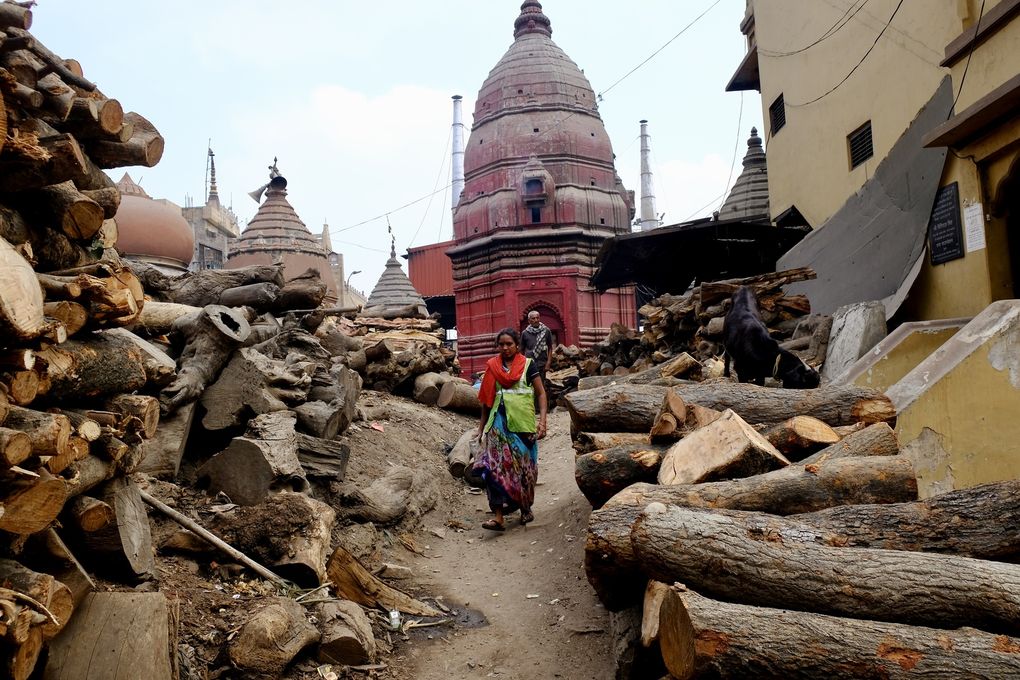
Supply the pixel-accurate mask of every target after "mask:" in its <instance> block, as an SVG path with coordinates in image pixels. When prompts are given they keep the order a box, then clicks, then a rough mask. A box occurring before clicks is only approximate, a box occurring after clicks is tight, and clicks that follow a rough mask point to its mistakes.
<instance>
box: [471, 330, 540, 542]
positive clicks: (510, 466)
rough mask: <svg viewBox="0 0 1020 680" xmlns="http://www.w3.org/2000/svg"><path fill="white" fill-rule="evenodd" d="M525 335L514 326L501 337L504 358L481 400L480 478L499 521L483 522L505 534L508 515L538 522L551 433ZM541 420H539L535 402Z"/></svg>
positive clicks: (492, 366) (488, 372)
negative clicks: (544, 448) (541, 450)
mask: <svg viewBox="0 0 1020 680" xmlns="http://www.w3.org/2000/svg"><path fill="white" fill-rule="evenodd" d="M520 346H521V336H520V334H519V333H518V332H517V331H515V330H514V329H512V328H504V329H503V330H501V331H500V332H499V333H498V334H497V335H496V348H497V349H498V350H499V354H498V355H496V356H494V357H492V358H491V359H489V361H488V362H486V364H485V375H484V376H483V378H482V387H481V390H480V391H479V393H478V400H479V401H480V402H481V403H482V413H481V418H480V419H479V422H478V436H479V438H480V439H481V440H482V453H481V455H480V456H479V457H478V459H477V460H476V461H475V463H474V471H475V474H476V475H478V476H480V477H481V478H482V479H484V480H485V491H486V494H487V495H488V497H489V508H490V509H491V510H492V512H493V513H495V515H496V517H495V518H494V519H490V520H488V521H487V522H485V523H483V524H482V528H484V529H489V530H490V531H503V530H504V529H505V528H506V527H505V526H504V524H503V520H504V516H505V515H507V514H509V513H511V512H514V511H515V510H520V511H521V524H522V525H523V524H527V523H528V522H531V521H533V520H534V519H535V516H534V514H533V513H532V511H531V506H532V504H533V503H534V502H535V482H536V481H537V480H538V440H539V439H541V438H542V437H544V436H545V432H546V400H545V387H544V386H543V385H542V379H541V378H540V377H539V375H538V366H536V365H535V363H534V361H532V360H531V359H528V358H525V356H524V355H523V354H521V353H520V351H519V350H520ZM536 402H537V404H538V417H537V419H536V417H535V404H536Z"/></svg>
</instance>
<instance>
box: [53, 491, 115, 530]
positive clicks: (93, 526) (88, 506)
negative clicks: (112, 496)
mask: <svg viewBox="0 0 1020 680" xmlns="http://www.w3.org/2000/svg"><path fill="white" fill-rule="evenodd" d="M64 514H65V515H66V516H67V518H68V523H69V524H71V525H72V526H74V527H76V528H77V529H78V530H79V531H81V532H84V533H92V532H93V531H99V530H100V529H102V528H104V527H106V526H107V525H109V524H110V523H111V522H112V521H114V514H113V508H111V507H110V506H109V504H107V503H106V502H105V501H101V500H99V499H98V498H93V497H92V496H84V495H83V496H78V497H76V498H73V499H71V501H70V502H69V503H68V504H67V506H66V507H65V508H64Z"/></svg>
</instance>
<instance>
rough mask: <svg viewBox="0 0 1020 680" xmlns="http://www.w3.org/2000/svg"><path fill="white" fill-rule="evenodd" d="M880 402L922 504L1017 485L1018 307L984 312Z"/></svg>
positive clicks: (1010, 303)
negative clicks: (904, 450) (886, 403)
mask: <svg viewBox="0 0 1020 680" xmlns="http://www.w3.org/2000/svg"><path fill="white" fill-rule="evenodd" d="M886 394H887V395H889V398H890V399H892V401H893V403H894V404H895V405H896V408H897V411H898V412H899V417H898V419H897V425H896V432H897V434H898V435H899V437H900V442H901V444H903V445H909V453H910V456H911V457H912V459H913V460H914V463H915V467H916V469H917V473H918V489H919V491H920V493H921V495H922V497H929V496H932V495H935V494H937V493H940V492H943V491H948V490H951V489H959V488H965V487H970V486H974V485H977V484H983V483H985V482H992V481H999V480H1004V479H1015V478H1020V455H1018V454H1017V449H1016V447H1017V442H1020V417H1018V414H1020V300H1003V301H999V302H995V303H993V304H991V305H990V306H989V307H988V308H987V309H985V310H984V311H983V312H981V314H979V315H978V316H977V317H975V318H974V320H973V321H971V322H970V323H969V324H967V325H966V326H965V327H964V328H963V329H961V330H960V331H959V332H958V333H957V334H956V335H954V336H953V337H952V338H950V339H949V340H948V341H947V342H946V343H945V344H944V345H942V346H941V347H940V348H939V349H938V350H936V351H935V352H934V353H933V354H932V355H931V356H929V357H928V358H927V359H925V360H924V361H923V362H921V363H920V364H919V365H918V366H917V367H916V368H914V369H913V370H912V371H910V372H909V373H908V374H907V375H906V376H904V377H903V378H902V379H901V380H900V381H899V382H897V383H896V384H895V385H893V386H892V387H891V388H889V389H888V390H887V391H886Z"/></svg>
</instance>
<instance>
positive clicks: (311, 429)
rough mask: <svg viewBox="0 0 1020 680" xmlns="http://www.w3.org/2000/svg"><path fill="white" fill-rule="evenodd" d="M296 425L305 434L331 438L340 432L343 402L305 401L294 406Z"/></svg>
mask: <svg viewBox="0 0 1020 680" xmlns="http://www.w3.org/2000/svg"><path fill="white" fill-rule="evenodd" d="M293 410H294V413H295V415H297V422H298V426H299V427H300V428H301V430H302V431H303V432H304V433H305V434H310V435H312V436H313V437H319V438H320V439H327V440H328V439H333V438H334V437H336V436H337V434H338V433H339V432H340V423H341V420H342V419H343V402H337V401H333V402H325V401H306V402H305V403H303V404H299V405H297V406H295V407H294V409H293Z"/></svg>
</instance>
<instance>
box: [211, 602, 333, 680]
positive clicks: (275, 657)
mask: <svg viewBox="0 0 1020 680" xmlns="http://www.w3.org/2000/svg"><path fill="white" fill-rule="evenodd" d="M268 601H269V604H268V605H267V606H266V607H265V608H263V609H261V610H260V611H258V612H257V613H256V614H255V615H254V616H252V617H251V618H250V619H249V620H248V622H247V623H245V624H244V626H243V627H242V628H241V631H240V632H239V633H238V635H237V637H236V638H234V639H233V640H232V641H231V643H230V646H229V653H230V661H231V662H232V663H233V664H234V666H236V667H237V668H239V669H240V670H241V672H242V673H243V674H244V675H245V676H247V677H276V678H278V677H280V676H281V675H282V674H283V671H284V669H285V668H286V667H287V666H288V665H290V662H291V661H293V660H294V657H296V656H297V655H298V653H300V652H301V650H303V649H304V648H305V647H308V646H309V645H313V644H315V643H316V642H318V641H319V637H320V635H319V631H318V629H317V628H316V627H315V626H313V625H312V624H311V623H309V622H308V620H307V619H306V618H305V610H304V608H302V607H301V605H300V604H298V603H297V602H295V601H294V600H292V599H290V598H289V597H273V598H269V599H268Z"/></svg>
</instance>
